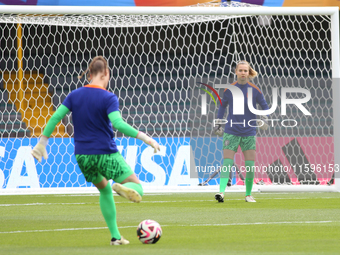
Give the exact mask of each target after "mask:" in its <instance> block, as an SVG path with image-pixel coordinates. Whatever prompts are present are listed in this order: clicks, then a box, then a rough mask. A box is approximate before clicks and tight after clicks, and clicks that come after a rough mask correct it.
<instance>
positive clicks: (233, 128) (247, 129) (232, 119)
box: [217, 82, 269, 137]
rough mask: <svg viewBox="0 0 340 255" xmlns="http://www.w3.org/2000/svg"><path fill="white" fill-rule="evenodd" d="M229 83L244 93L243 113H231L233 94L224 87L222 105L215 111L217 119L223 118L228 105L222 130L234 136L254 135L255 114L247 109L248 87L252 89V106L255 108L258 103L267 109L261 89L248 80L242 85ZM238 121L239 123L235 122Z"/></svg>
mask: <svg viewBox="0 0 340 255" xmlns="http://www.w3.org/2000/svg"><path fill="white" fill-rule="evenodd" d="M231 85H233V86H236V87H238V88H239V89H241V90H242V92H243V95H244V115H234V114H233V95H232V93H231V91H230V90H228V89H225V90H224V92H223V98H222V105H220V107H219V109H218V113H217V118H218V119H223V116H224V113H225V109H226V107H227V106H228V105H229V113H228V118H227V121H228V122H227V124H226V125H225V128H224V132H225V133H228V134H231V135H236V136H243V137H244V136H255V135H256V127H251V126H249V125H248V121H249V120H254V121H250V122H249V124H250V125H252V126H256V121H255V120H256V115H255V114H254V113H252V112H251V111H250V110H249V107H248V88H251V89H252V90H253V91H252V92H253V106H254V108H255V109H256V104H259V105H260V106H261V108H262V110H268V109H269V107H268V104H267V102H266V100H265V99H264V96H263V94H262V92H261V90H260V89H259V88H258V87H257V86H256V85H255V84H253V83H251V82H248V83H246V84H244V85H241V84H238V83H237V82H234V83H232V84H231ZM235 123H240V124H235Z"/></svg>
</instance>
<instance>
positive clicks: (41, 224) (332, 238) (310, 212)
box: [0, 193, 340, 255]
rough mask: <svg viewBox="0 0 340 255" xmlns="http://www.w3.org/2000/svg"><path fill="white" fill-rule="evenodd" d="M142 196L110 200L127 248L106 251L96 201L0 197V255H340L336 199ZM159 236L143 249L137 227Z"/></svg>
mask: <svg viewBox="0 0 340 255" xmlns="http://www.w3.org/2000/svg"><path fill="white" fill-rule="evenodd" d="M254 197H255V199H256V200H257V203H246V202H244V194H241V193H227V194H226V200H225V202H224V203H217V202H216V201H214V194H212V193H184V194H179V193H176V194H161V195H151V194H147V195H145V196H144V197H143V201H142V202H141V203H140V204H133V203H131V202H129V201H127V200H124V199H123V198H121V197H118V196H115V201H116V207H117V220H118V225H119V227H120V231H121V234H122V235H123V236H124V237H125V238H126V239H128V240H129V241H130V244H129V245H126V246H110V245H109V242H110V234H109V230H108V229H107V228H106V225H105V222H104V219H103V217H102V215H101V213H100V208H99V203H98V201H99V195H98V194H93V195H30V196H28V195H27V196H19V195H15V196H0V201H1V202H0V254H21V255H22V254H34V255H36V254H44V255H46V254H72V255H73V254H91V255H93V254H158V255H159V254H162V255H164V254H195V255H196V254H204V255H215V254H299V255H301V254H340V242H339V240H340V194H339V193H254ZM145 219H153V220H156V221H158V222H159V223H160V224H161V226H162V229H163V236H162V237H161V239H160V240H159V242H158V243H156V244H149V245H146V244H142V243H140V242H139V240H138V239H137V236H136V228H137V225H138V223H139V222H141V221H142V220H145Z"/></svg>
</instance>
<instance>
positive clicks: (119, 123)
mask: <svg viewBox="0 0 340 255" xmlns="http://www.w3.org/2000/svg"><path fill="white" fill-rule="evenodd" d="M108 117H109V119H110V121H111V123H112V125H113V127H114V128H115V129H117V130H118V131H119V132H121V133H123V134H124V135H126V136H130V137H133V138H137V139H140V140H142V141H143V142H144V143H146V144H148V145H151V146H152V148H154V153H156V152H157V151H160V147H159V144H158V143H157V142H156V141H155V140H154V139H152V138H151V137H149V136H148V135H146V134H144V133H143V132H140V131H138V130H137V129H135V128H133V127H132V126H130V125H129V124H128V123H126V122H125V121H124V120H123V119H122V116H121V115H120V112H119V111H114V112H111V113H110V114H109V115H108Z"/></svg>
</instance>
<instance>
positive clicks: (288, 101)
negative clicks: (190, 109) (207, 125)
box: [197, 82, 311, 127]
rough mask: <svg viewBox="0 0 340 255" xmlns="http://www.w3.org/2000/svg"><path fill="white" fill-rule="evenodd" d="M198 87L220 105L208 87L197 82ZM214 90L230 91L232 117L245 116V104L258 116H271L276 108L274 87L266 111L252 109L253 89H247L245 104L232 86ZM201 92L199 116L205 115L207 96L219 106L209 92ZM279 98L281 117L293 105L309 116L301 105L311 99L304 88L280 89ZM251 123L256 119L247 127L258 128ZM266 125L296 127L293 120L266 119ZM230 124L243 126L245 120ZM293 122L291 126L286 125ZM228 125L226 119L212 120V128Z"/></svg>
mask: <svg viewBox="0 0 340 255" xmlns="http://www.w3.org/2000/svg"><path fill="white" fill-rule="evenodd" d="M197 84H198V85H203V86H205V87H207V88H209V89H210V90H211V91H212V92H213V93H214V94H215V95H216V96H217V98H218V100H219V102H220V105H222V99H221V98H220V96H219V94H218V92H217V91H216V90H215V89H214V88H213V87H212V86H210V85H208V84H206V83H202V82H197ZM214 87H215V88H223V89H224V90H226V89H228V90H230V92H231V94H232V98H233V101H232V102H231V103H232V106H233V115H244V114H245V110H244V108H245V104H246V103H247V105H248V108H249V111H250V112H251V113H253V114H255V115H258V116H268V115H269V114H272V113H274V112H275V111H276V109H277V107H278V98H279V88H278V87H274V88H272V102H273V103H272V105H271V107H270V108H269V109H268V110H259V109H256V108H255V107H254V104H253V88H252V87H249V88H248V89H247V102H245V97H244V94H243V92H242V90H241V89H240V88H238V87H236V86H234V85H230V84H216V85H214ZM200 89H201V90H202V91H204V92H205V93H203V94H201V105H200V106H201V116H204V115H207V94H208V95H209V96H210V98H211V99H212V100H213V101H214V104H215V106H216V107H217V106H219V105H218V103H217V101H216V100H215V98H214V96H213V95H212V93H211V92H210V91H208V90H207V89H205V88H200ZM280 92H281V94H280V96H281V107H280V108H281V112H280V115H281V116H286V115H287V105H293V106H296V107H297V108H298V109H299V110H300V111H301V112H302V113H303V114H304V115H305V116H311V113H310V112H309V111H308V109H307V108H306V107H305V106H304V105H303V104H305V103H307V102H308V101H309V100H310V99H311V93H310V91H309V90H307V89H304V88H289V87H282V88H281V89H280ZM291 94H295V95H297V94H302V96H301V97H299V98H289V95H291ZM253 121H255V122H256V119H254V120H249V121H248V125H249V126H252V127H258V126H257V125H252V124H251V123H253ZM267 121H268V124H269V123H271V125H270V126H272V127H273V126H274V123H277V122H280V121H281V125H282V126H284V127H295V126H297V124H298V123H297V121H296V120H295V119H284V120H280V119H268V120H267ZM230 122H231V123H230V124H231V126H232V125H243V126H245V124H246V123H245V120H244V121H243V122H237V123H236V122H234V123H233V120H232V119H231V120H230ZM291 122H293V123H294V124H293V125H288V123H291ZM226 123H228V120H227V119H214V120H213V124H214V127H215V126H216V125H217V124H226Z"/></svg>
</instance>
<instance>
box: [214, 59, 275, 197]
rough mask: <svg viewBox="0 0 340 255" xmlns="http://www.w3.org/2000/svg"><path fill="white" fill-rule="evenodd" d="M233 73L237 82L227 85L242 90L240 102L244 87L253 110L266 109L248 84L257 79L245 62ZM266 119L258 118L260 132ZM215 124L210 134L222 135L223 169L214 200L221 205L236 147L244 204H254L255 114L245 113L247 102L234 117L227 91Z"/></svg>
mask: <svg viewBox="0 0 340 255" xmlns="http://www.w3.org/2000/svg"><path fill="white" fill-rule="evenodd" d="M235 72H236V75H237V81H236V82H234V83H233V84H231V85H233V86H236V87H238V88H239V89H240V90H241V91H242V93H243V96H244V102H247V101H248V100H247V97H248V88H251V89H252V95H253V98H252V102H253V106H254V108H255V109H256V104H257V103H258V104H259V105H260V106H261V108H262V110H268V109H269V107H268V104H267V102H266V100H265V99H264V97H263V94H262V92H261V90H260V89H259V88H258V87H257V86H256V85H254V84H253V83H251V82H250V81H249V80H250V79H252V78H254V77H256V76H257V72H256V71H255V70H254V69H252V68H251V66H250V64H249V63H248V62H247V61H244V60H243V61H240V62H238V63H237V65H236V70H235ZM227 105H229V113H228V118H227V124H226V125H225V128H224V130H223V128H222V126H221V124H222V123H223V120H222V119H223V116H224V113H225V109H226V107H227ZM250 120H254V121H250ZM267 120H268V118H267V117H266V116H262V119H261V120H260V121H258V123H259V126H260V128H261V129H262V130H266V129H268V123H267ZM248 122H249V124H250V125H249V124H248ZM252 122H254V123H252ZM224 123H225V122H224ZM215 124H217V125H216V127H215V129H214V133H215V134H216V135H219V136H223V167H221V173H220V192H218V193H217V194H216V195H215V199H216V200H217V201H218V202H224V191H225V189H226V187H227V184H228V180H229V174H230V169H231V168H232V166H233V163H234V156H235V153H236V152H237V149H238V146H240V147H241V150H242V152H243V155H244V158H245V169H246V178H245V185H246V197H245V201H246V202H256V201H255V199H254V198H253V197H252V195H251V190H252V188H253V182H254V165H255V156H256V151H255V150H256V115H255V114H254V113H252V112H251V111H250V110H249V108H248V104H247V103H246V104H245V105H244V115H234V114H233V95H232V93H231V91H230V90H228V89H225V90H224V93H223V99H222V105H221V106H220V107H219V109H218V113H217V120H215Z"/></svg>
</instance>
